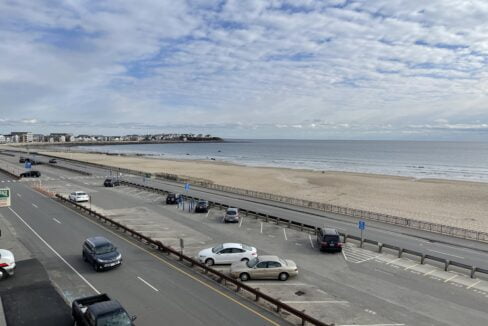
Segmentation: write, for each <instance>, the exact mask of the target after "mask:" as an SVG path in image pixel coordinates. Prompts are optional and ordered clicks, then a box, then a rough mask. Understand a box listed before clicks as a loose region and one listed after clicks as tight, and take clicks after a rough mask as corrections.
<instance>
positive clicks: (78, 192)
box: [74, 190, 86, 194]
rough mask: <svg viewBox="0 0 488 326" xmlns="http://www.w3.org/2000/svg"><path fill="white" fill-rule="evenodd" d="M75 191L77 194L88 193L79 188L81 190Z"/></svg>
mask: <svg viewBox="0 0 488 326" xmlns="http://www.w3.org/2000/svg"><path fill="white" fill-rule="evenodd" d="M74 193H75V194H86V192H84V191H81V190H79V191H74Z"/></svg>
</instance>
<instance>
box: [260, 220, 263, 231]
mask: <svg viewBox="0 0 488 326" xmlns="http://www.w3.org/2000/svg"><path fill="white" fill-rule="evenodd" d="M260 233H263V222H261V232H260Z"/></svg>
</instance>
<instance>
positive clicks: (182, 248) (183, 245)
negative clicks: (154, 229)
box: [180, 238, 185, 260]
mask: <svg viewBox="0 0 488 326" xmlns="http://www.w3.org/2000/svg"><path fill="white" fill-rule="evenodd" d="M184 249H185V243H184V242H183V238H180V253H181V255H183V250H184ZM180 260H183V257H181V259H180Z"/></svg>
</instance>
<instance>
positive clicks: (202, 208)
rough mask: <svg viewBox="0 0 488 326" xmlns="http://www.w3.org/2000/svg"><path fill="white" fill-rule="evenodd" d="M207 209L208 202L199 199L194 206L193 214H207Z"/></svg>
mask: <svg viewBox="0 0 488 326" xmlns="http://www.w3.org/2000/svg"><path fill="white" fill-rule="evenodd" d="M208 207H209V205H208V201H207V200H202V199H200V200H199V201H198V202H197V205H196V206H195V213H207V212H208Z"/></svg>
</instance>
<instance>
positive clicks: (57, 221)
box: [53, 217, 61, 224]
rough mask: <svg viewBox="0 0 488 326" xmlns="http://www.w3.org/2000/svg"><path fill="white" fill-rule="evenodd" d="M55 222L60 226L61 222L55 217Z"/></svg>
mask: <svg viewBox="0 0 488 326" xmlns="http://www.w3.org/2000/svg"><path fill="white" fill-rule="evenodd" d="M53 220H54V222H56V223H58V224H61V222H60V221H59V220H58V219H56V218H54V217H53Z"/></svg>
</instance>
